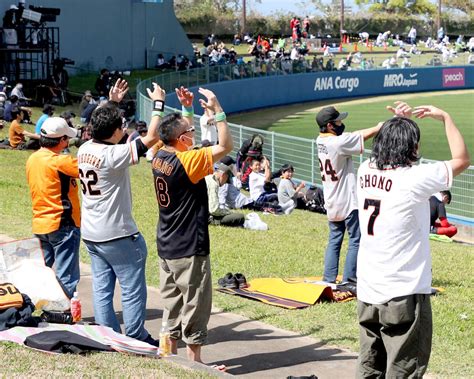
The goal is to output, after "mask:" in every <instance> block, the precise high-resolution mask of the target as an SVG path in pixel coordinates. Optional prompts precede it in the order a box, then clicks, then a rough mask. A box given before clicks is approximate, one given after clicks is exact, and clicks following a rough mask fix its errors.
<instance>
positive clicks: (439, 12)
mask: <svg viewBox="0 0 474 379" xmlns="http://www.w3.org/2000/svg"><path fill="white" fill-rule="evenodd" d="M436 21H437V22H436V24H437V29H436V31H438V30H439V28H441V0H438V19H437V20H436Z"/></svg>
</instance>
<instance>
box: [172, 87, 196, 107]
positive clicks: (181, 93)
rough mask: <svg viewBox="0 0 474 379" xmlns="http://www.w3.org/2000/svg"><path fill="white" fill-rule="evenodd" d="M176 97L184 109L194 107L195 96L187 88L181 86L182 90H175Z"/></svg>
mask: <svg viewBox="0 0 474 379" xmlns="http://www.w3.org/2000/svg"><path fill="white" fill-rule="evenodd" d="M174 90H175V91H176V96H178V100H179V102H180V103H181V105H182V106H183V107H187V108H189V107H192V106H193V100H194V94H193V93H192V92H191V91H190V90H188V89H187V88H185V87H183V86H181V87H180V88H175V89H174Z"/></svg>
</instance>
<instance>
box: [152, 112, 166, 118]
mask: <svg viewBox="0 0 474 379" xmlns="http://www.w3.org/2000/svg"><path fill="white" fill-rule="evenodd" d="M164 115H165V112H161V111H153V112H151V117H163V116H164Z"/></svg>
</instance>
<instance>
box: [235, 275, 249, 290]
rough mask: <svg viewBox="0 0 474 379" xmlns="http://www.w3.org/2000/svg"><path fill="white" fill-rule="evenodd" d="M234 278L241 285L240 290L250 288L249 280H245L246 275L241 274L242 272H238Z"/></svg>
mask: <svg viewBox="0 0 474 379" xmlns="http://www.w3.org/2000/svg"><path fill="white" fill-rule="evenodd" d="M234 278H235V279H236V280H237V283H238V284H239V288H247V287H248V286H249V285H248V284H247V279H246V278H245V276H244V274H241V273H240V272H238V273H236V274H235V275H234Z"/></svg>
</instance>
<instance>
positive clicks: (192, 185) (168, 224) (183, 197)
mask: <svg viewBox="0 0 474 379" xmlns="http://www.w3.org/2000/svg"><path fill="white" fill-rule="evenodd" d="M152 170H153V176H154V179H155V191H156V198H157V201H158V206H159V213H160V216H159V222H158V227H157V246H158V255H159V256H160V257H161V258H164V259H178V258H184V257H190V256H193V255H208V254H209V251H210V246H209V230H208V219H209V209H208V208H209V207H208V197H207V187H206V181H205V180H204V177H205V176H207V175H210V174H212V173H213V163H212V153H211V148H210V147H207V148H202V149H199V150H191V151H185V152H174V151H168V150H166V149H161V150H159V151H158V153H157V154H156V156H155V158H154V159H153V162H152Z"/></svg>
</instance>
